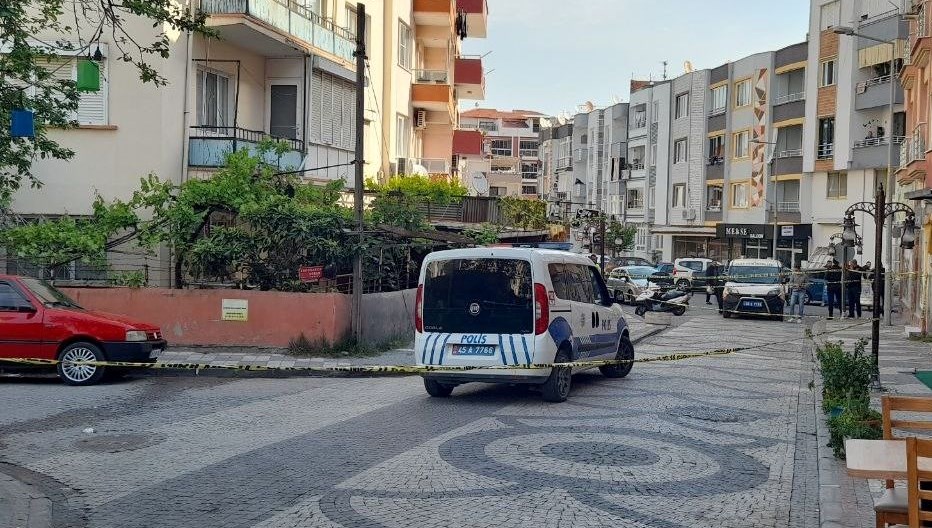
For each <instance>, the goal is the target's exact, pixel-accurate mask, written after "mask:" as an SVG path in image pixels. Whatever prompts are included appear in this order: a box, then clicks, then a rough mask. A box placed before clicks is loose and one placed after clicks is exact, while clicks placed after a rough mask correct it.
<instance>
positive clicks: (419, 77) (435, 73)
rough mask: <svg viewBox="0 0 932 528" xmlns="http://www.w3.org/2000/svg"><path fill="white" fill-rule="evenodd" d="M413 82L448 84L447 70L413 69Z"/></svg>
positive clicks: (448, 74)
mask: <svg viewBox="0 0 932 528" xmlns="http://www.w3.org/2000/svg"><path fill="white" fill-rule="evenodd" d="M414 82H415V83H417V84H450V72H449V71H448V70H414Z"/></svg>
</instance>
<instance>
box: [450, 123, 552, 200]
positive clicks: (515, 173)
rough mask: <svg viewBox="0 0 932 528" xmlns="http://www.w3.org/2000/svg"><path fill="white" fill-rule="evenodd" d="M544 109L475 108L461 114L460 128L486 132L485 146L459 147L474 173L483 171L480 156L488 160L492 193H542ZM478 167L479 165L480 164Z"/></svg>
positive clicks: (484, 136) (460, 152)
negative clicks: (541, 138)
mask: <svg viewBox="0 0 932 528" xmlns="http://www.w3.org/2000/svg"><path fill="white" fill-rule="evenodd" d="M543 117H545V116H544V114H541V113H540V112H534V111H532V110H495V109H489V108H474V109H472V110H466V111H464V112H462V113H461V114H460V125H459V126H460V129H462V130H465V131H474V133H475V132H479V133H481V134H482V138H483V150H482V154H481V155H478V156H477V155H476V154H475V152H474V149H471V150H469V151H464V150H457V152H456V155H457V156H458V157H459V156H465V157H466V158H465V161H466V162H467V163H468V164H469V166H470V168H469V169H468V171H469V172H470V173H471V174H475V173H476V172H482V168H484V167H483V166H482V165H480V164H479V163H477V161H478V160H475V158H476V157H479V158H485V159H486V160H487V162H488V169H487V174H486V178H487V180H488V187H489V191H488V192H489V195H490V196H528V197H531V196H534V197H536V196H538V195H539V194H540V186H539V185H538V176H539V174H538V173H539V171H540V130H541V119H542V118H543ZM477 167H478V168H477Z"/></svg>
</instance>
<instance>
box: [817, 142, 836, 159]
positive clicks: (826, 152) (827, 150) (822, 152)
mask: <svg viewBox="0 0 932 528" xmlns="http://www.w3.org/2000/svg"><path fill="white" fill-rule="evenodd" d="M816 157H818V158H819V159H820V160H822V159H831V158H833V157H835V144H834V143H825V144H823V145H819V148H818V151H817V152H816Z"/></svg>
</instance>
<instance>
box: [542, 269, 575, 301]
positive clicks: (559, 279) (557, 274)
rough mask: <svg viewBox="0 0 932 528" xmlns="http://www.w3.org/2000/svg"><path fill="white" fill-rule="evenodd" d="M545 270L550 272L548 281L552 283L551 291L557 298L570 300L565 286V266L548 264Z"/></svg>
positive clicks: (568, 291)
mask: <svg viewBox="0 0 932 528" xmlns="http://www.w3.org/2000/svg"><path fill="white" fill-rule="evenodd" d="M547 270H548V271H549V272H550V282H552V283H553V293H555V294H556V296H557V298H558V299H563V300H564V301H572V300H573V298H572V296H571V295H570V290H569V288H568V287H567V279H566V266H564V265H563V264H549V265H548V266H547Z"/></svg>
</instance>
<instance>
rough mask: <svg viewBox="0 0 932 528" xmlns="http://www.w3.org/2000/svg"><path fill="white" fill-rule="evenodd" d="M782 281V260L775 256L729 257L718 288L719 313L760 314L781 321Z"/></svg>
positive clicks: (782, 302) (783, 296)
mask: <svg viewBox="0 0 932 528" xmlns="http://www.w3.org/2000/svg"><path fill="white" fill-rule="evenodd" d="M785 282H786V278H785V276H784V275H783V264H781V263H780V261H778V260H773V259H736V260H732V261H731V263H729V264H728V270H727V271H726V272H725V285H724V287H723V288H722V317H724V318H725V319H728V318H729V317H731V316H733V315H734V316H738V315H763V316H767V317H769V318H771V319H775V320H777V321H782V320H783V308H784V306H785V305H786V286H785Z"/></svg>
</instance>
